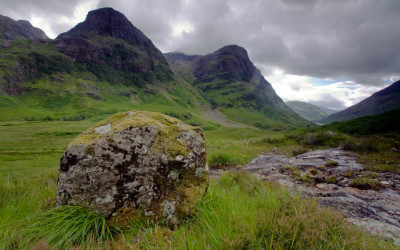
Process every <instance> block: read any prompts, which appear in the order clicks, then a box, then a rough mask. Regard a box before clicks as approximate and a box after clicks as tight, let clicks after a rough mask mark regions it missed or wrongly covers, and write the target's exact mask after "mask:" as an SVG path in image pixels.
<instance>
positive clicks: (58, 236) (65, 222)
mask: <svg viewBox="0 0 400 250" xmlns="http://www.w3.org/2000/svg"><path fill="white" fill-rule="evenodd" d="M119 233H121V230H120V229H119V228H117V227H115V226H110V225H108V223H107V220H106V218H104V217H103V216H99V215H97V214H96V213H95V212H92V211H88V210H86V209H84V208H82V207H74V206H62V207H59V208H52V209H49V210H45V211H42V212H38V213H36V214H34V215H33V216H31V217H28V218H27V219H26V220H24V221H23V223H22V225H21V229H20V230H19V231H17V236H16V238H15V239H13V240H14V241H15V242H12V243H11V244H16V245H17V246H18V248H21V247H22V248H25V247H27V248H31V247H33V246H35V245H37V244H38V243H40V242H41V241H43V242H45V243H42V244H48V245H49V246H51V247H52V248H56V249H67V248H69V247H71V246H88V245H89V244H93V243H95V244H96V243H101V244H103V245H107V243H108V242H109V241H111V242H113V240H114V238H113V236H114V235H117V234H119Z"/></svg>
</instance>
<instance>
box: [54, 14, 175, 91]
mask: <svg viewBox="0 0 400 250" xmlns="http://www.w3.org/2000/svg"><path fill="white" fill-rule="evenodd" d="M54 43H55V48H56V50H58V51H60V52H62V53H64V54H65V55H67V56H69V57H71V58H72V59H73V60H77V61H78V62H80V63H83V64H84V65H86V67H87V69H88V70H90V71H91V72H92V73H94V74H95V75H96V76H98V77H100V78H104V77H106V76H107V75H112V76H111V77H110V79H112V78H115V76H114V75H115V74H113V72H110V69H112V70H117V71H122V72H125V73H128V74H130V76H128V77H127V76H126V75H124V74H122V75H121V76H120V77H124V78H126V80H127V81H129V83H126V84H129V85H133V84H134V85H137V82H138V81H139V80H145V81H147V82H149V81H155V80H168V79H170V78H172V72H171V71H170V70H169V68H168V63H167V61H166V60H165V58H164V56H163V55H162V53H161V51H160V50H159V49H157V47H156V46H155V45H154V44H153V43H152V41H151V40H150V39H149V38H148V37H146V36H145V35H144V34H143V32H142V31H140V30H139V29H138V28H136V27H135V26H133V24H132V23H131V22H130V21H129V20H128V19H127V18H126V17H125V16H124V14H122V13H121V12H118V11H116V10H114V9H112V8H101V9H97V10H93V11H90V12H89V13H88V15H87V17H86V19H85V21H84V22H81V23H79V24H77V25H76V26H75V27H74V28H72V29H71V30H69V31H68V32H65V33H62V34H60V35H59V36H58V37H57V38H56V39H55V41H54ZM132 74H136V75H134V76H132ZM138 78H139V79H138ZM110 79H108V78H107V80H110ZM132 81H134V82H132Z"/></svg>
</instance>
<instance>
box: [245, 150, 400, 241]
mask: <svg viewBox="0 0 400 250" xmlns="http://www.w3.org/2000/svg"><path fill="white" fill-rule="evenodd" d="M328 160H334V161H336V162H338V165H337V166H332V167H329V168H326V170H324V171H318V172H317V174H315V175H313V174H312V173H311V169H318V166H321V165H324V164H325V162H327V161H328ZM286 166H290V168H291V169H295V170H299V171H301V172H302V173H301V174H302V175H305V174H307V175H308V176H310V177H311V178H312V177H313V176H314V177H317V178H314V179H315V180H316V182H317V179H320V178H321V176H324V177H327V176H334V177H335V178H336V179H337V180H338V183H337V184H327V183H316V184H315V185H311V184H310V183H303V182H302V181H301V180H299V179H298V178H295V176H292V170H287V169H285V167H286ZM242 169H243V170H246V171H248V172H250V173H253V174H254V175H256V176H258V177H259V178H260V179H262V180H266V181H273V182H277V183H279V184H281V185H283V186H286V187H288V188H290V189H291V190H293V192H299V193H301V194H302V196H309V197H316V198H317V199H316V200H317V202H318V203H319V204H320V205H321V206H324V207H331V208H335V209H337V210H339V211H341V212H343V213H344V215H345V216H346V217H347V219H348V221H350V222H352V223H354V224H356V225H358V226H360V227H362V228H364V229H365V230H367V231H369V232H371V233H374V234H377V235H379V236H383V237H385V238H390V239H392V240H393V241H394V243H395V244H397V245H400V189H399V188H398V187H399V186H400V178H399V177H400V175H399V174H397V173H377V175H378V176H377V179H379V180H382V181H381V183H382V184H383V185H384V188H383V189H381V190H379V191H376V190H358V189H355V188H350V187H348V183H349V181H350V180H351V179H348V178H346V177H345V174H346V173H347V172H349V171H353V172H356V173H357V174H355V176H360V177H362V176H363V175H362V171H363V170H364V166H363V165H361V164H359V163H358V162H357V157H356V155H355V154H354V153H352V152H349V151H344V150H342V149H340V148H332V149H325V150H315V151H312V152H307V153H305V154H301V155H298V156H296V157H286V156H285V155H280V154H278V153H277V152H270V153H268V154H264V155H260V156H258V157H256V158H255V159H253V160H252V161H251V163H250V164H248V165H246V166H244V167H243V168H242ZM313 172H314V173H315V170H314V171H313ZM325 179H326V178H325ZM387 180H390V181H387Z"/></svg>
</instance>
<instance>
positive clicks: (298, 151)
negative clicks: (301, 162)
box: [292, 148, 308, 156]
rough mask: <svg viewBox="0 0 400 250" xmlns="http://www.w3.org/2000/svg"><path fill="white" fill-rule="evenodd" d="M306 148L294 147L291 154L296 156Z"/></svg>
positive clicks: (305, 150) (304, 151)
mask: <svg viewBox="0 0 400 250" xmlns="http://www.w3.org/2000/svg"><path fill="white" fill-rule="evenodd" d="M307 151H308V150H307V149H306V148H294V149H292V155H293V156H297V155H301V154H304V153H306V152H307Z"/></svg>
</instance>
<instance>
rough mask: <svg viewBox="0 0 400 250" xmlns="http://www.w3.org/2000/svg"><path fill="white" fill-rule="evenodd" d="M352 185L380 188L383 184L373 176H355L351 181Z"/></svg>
mask: <svg viewBox="0 0 400 250" xmlns="http://www.w3.org/2000/svg"><path fill="white" fill-rule="evenodd" d="M349 186H350V187H354V188H358V189H375V190H379V189H380V188H381V187H382V184H381V183H380V182H379V181H378V180H375V179H371V178H365V177H361V178H355V179H354V180H352V181H351V182H350V183H349Z"/></svg>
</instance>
